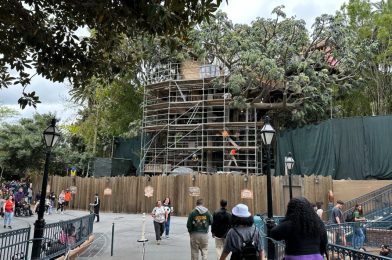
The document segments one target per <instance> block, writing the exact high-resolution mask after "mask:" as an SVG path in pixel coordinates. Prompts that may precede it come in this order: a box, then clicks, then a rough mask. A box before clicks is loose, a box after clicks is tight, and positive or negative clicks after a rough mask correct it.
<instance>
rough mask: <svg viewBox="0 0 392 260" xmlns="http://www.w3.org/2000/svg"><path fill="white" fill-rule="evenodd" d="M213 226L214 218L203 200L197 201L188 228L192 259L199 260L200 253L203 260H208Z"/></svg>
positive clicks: (190, 215) (189, 218) (189, 217)
mask: <svg viewBox="0 0 392 260" xmlns="http://www.w3.org/2000/svg"><path fill="white" fill-rule="evenodd" d="M211 224H212V216H211V214H210V212H208V209H207V208H206V207H204V206H203V199H198V200H197V201H196V207H195V208H194V209H193V210H192V212H191V213H190V214H189V216H188V221H187V223H186V227H187V228H188V232H189V236H190V242H191V259H192V260H198V259H199V251H200V252H201V257H202V260H207V258H208V229H209V226H210V225H211Z"/></svg>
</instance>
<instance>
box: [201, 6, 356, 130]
mask: <svg viewBox="0 0 392 260" xmlns="http://www.w3.org/2000/svg"><path fill="white" fill-rule="evenodd" d="M272 13H273V14H274V15H275V18H273V19H264V18H258V19H256V20H255V21H254V22H253V23H252V24H251V25H250V26H248V25H233V24H232V23H231V21H229V20H228V19H227V16H226V15H225V14H222V13H218V14H217V15H216V18H215V19H212V20H211V22H210V23H209V24H203V25H202V26H201V27H200V29H199V30H197V31H196V32H195V33H194V37H195V41H196V42H197V43H198V44H197V45H196V47H197V48H195V49H200V48H201V49H204V57H207V58H208V59H209V60H210V61H215V62H218V63H219V64H221V65H222V66H223V67H224V68H226V69H228V70H229V73H230V76H229V79H228V87H229V90H230V92H231V93H232V94H233V102H232V105H233V106H235V107H238V108H246V107H255V108H257V109H261V110H264V111H269V113H274V118H280V119H281V120H280V122H282V125H283V126H296V125H301V124H305V123H309V122H317V121H320V120H323V119H325V118H327V117H328V115H329V114H330V107H331V101H332V93H333V89H334V88H338V90H339V92H341V90H342V89H349V88H351V87H352V86H353V85H355V84H356V77H357V74H356V72H357V68H356V67H357V65H356V64H355V63H354V62H353V61H354V59H353V55H354V54H353V53H352V51H351V50H350V47H349V45H350V42H351V38H352V37H353V35H352V34H351V33H350V31H349V30H348V27H347V24H346V23H345V19H344V16H343V15H342V14H341V13H337V14H336V15H323V16H321V17H318V18H317V19H316V21H315V23H314V25H313V27H312V28H313V31H312V32H311V33H310V34H309V33H308V32H307V30H306V28H305V23H304V21H303V20H298V19H296V18H294V17H286V14H285V13H284V12H283V6H279V7H277V8H275V9H274V10H273V12H272ZM217 84H218V85H219V84H220V83H219V82H217Z"/></svg>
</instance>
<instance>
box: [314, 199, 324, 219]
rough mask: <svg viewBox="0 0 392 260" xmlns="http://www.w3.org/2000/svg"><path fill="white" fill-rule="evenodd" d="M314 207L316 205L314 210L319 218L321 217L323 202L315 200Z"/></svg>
mask: <svg viewBox="0 0 392 260" xmlns="http://www.w3.org/2000/svg"><path fill="white" fill-rule="evenodd" d="M316 207H317V210H316V213H317V215H318V216H319V217H320V219H323V212H324V210H323V208H322V207H323V202H322V201H317V202H316Z"/></svg>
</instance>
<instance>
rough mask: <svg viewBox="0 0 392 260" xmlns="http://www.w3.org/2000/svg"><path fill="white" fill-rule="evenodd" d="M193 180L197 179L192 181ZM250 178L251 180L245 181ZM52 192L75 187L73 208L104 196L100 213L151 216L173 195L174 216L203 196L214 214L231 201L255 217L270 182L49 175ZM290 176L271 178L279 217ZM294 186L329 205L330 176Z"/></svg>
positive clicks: (36, 185)
mask: <svg viewBox="0 0 392 260" xmlns="http://www.w3.org/2000/svg"><path fill="white" fill-rule="evenodd" d="M192 177H194V180H193V179H192ZM245 177H246V178H245ZM32 181H33V192H35V193H36V192H38V191H39V190H40V189H41V182H42V178H41V176H35V177H34V178H33V179H32ZM48 183H49V185H50V190H51V191H53V192H55V194H56V196H58V195H59V194H60V192H61V190H65V189H67V188H69V187H71V186H75V187H76V188H77V192H76V194H73V196H72V202H71V208H73V209H78V210H86V211H87V210H88V208H89V203H91V202H93V199H94V194H95V193H98V195H99V196H100V198H101V211H106V212H125V213H142V212H147V213H149V212H151V210H152V209H153V207H154V206H155V203H156V201H157V200H164V199H165V197H170V199H171V202H172V205H173V207H174V215H178V216H187V215H188V214H189V213H190V212H191V211H192V209H193V208H194V207H195V203H196V200H197V199H198V198H203V199H204V204H205V206H206V207H207V208H208V209H209V210H210V212H213V211H215V210H217V209H218V208H219V202H220V200H221V199H226V200H227V201H228V208H229V209H230V208H232V207H234V206H235V205H236V204H238V203H245V204H247V205H248V206H249V210H250V211H251V212H252V214H260V213H266V212H267V180H266V176H245V175H237V174H214V175H203V174H197V175H178V176H153V177H147V176H138V177H136V176H132V177H102V178H81V177H61V176H50V178H49V181H48ZM287 183H288V176H278V177H272V201H273V211H274V214H275V215H284V214H285V211H286V205H284V204H285V201H288V199H287V198H284V197H283V196H285V193H284V189H285V188H287ZM293 183H296V185H297V186H298V185H300V187H301V194H302V195H303V196H304V197H306V198H308V200H309V201H310V202H312V203H315V202H316V201H323V202H324V208H325V207H326V206H327V204H328V200H327V193H328V191H329V190H333V187H332V185H333V181H332V179H331V178H330V177H322V176H318V177H316V176H305V177H303V178H301V177H300V176H293ZM147 186H151V187H152V188H153V190H154V192H153V195H152V196H151V197H146V196H145V187H147ZM189 187H199V188H200V196H199V197H194V196H190V194H189ZM105 189H111V191H112V193H111V195H104V190H105ZM243 189H249V190H251V191H252V193H253V198H251V199H244V198H241V191H242V190H243Z"/></svg>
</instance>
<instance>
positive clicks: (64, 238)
mask: <svg viewBox="0 0 392 260" xmlns="http://www.w3.org/2000/svg"><path fill="white" fill-rule="evenodd" d="M94 217H95V215H94V214H90V215H87V216H84V217H80V218H76V219H71V220H67V221H61V222H57V223H51V224H46V225H45V229H44V237H43V238H42V239H40V240H41V241H42V242H41V255H40V259H51V258H55V257H58V256H61V255H65V254H67V252H69V251H70V250H71V249H74V248H75V247H77V246H79V245H81V244H82V243H83V242H85V241H86V240H87V239H88V238H89V236H90V235H91V234H92V232H93V223H94ZM30 234H31V227H27V228H21V229H16V230H12V231H7V232H4V233H0V259H12V260H27V259H29V246H30V243H31V242H32V240H33V239H30Z"/></svg>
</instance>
